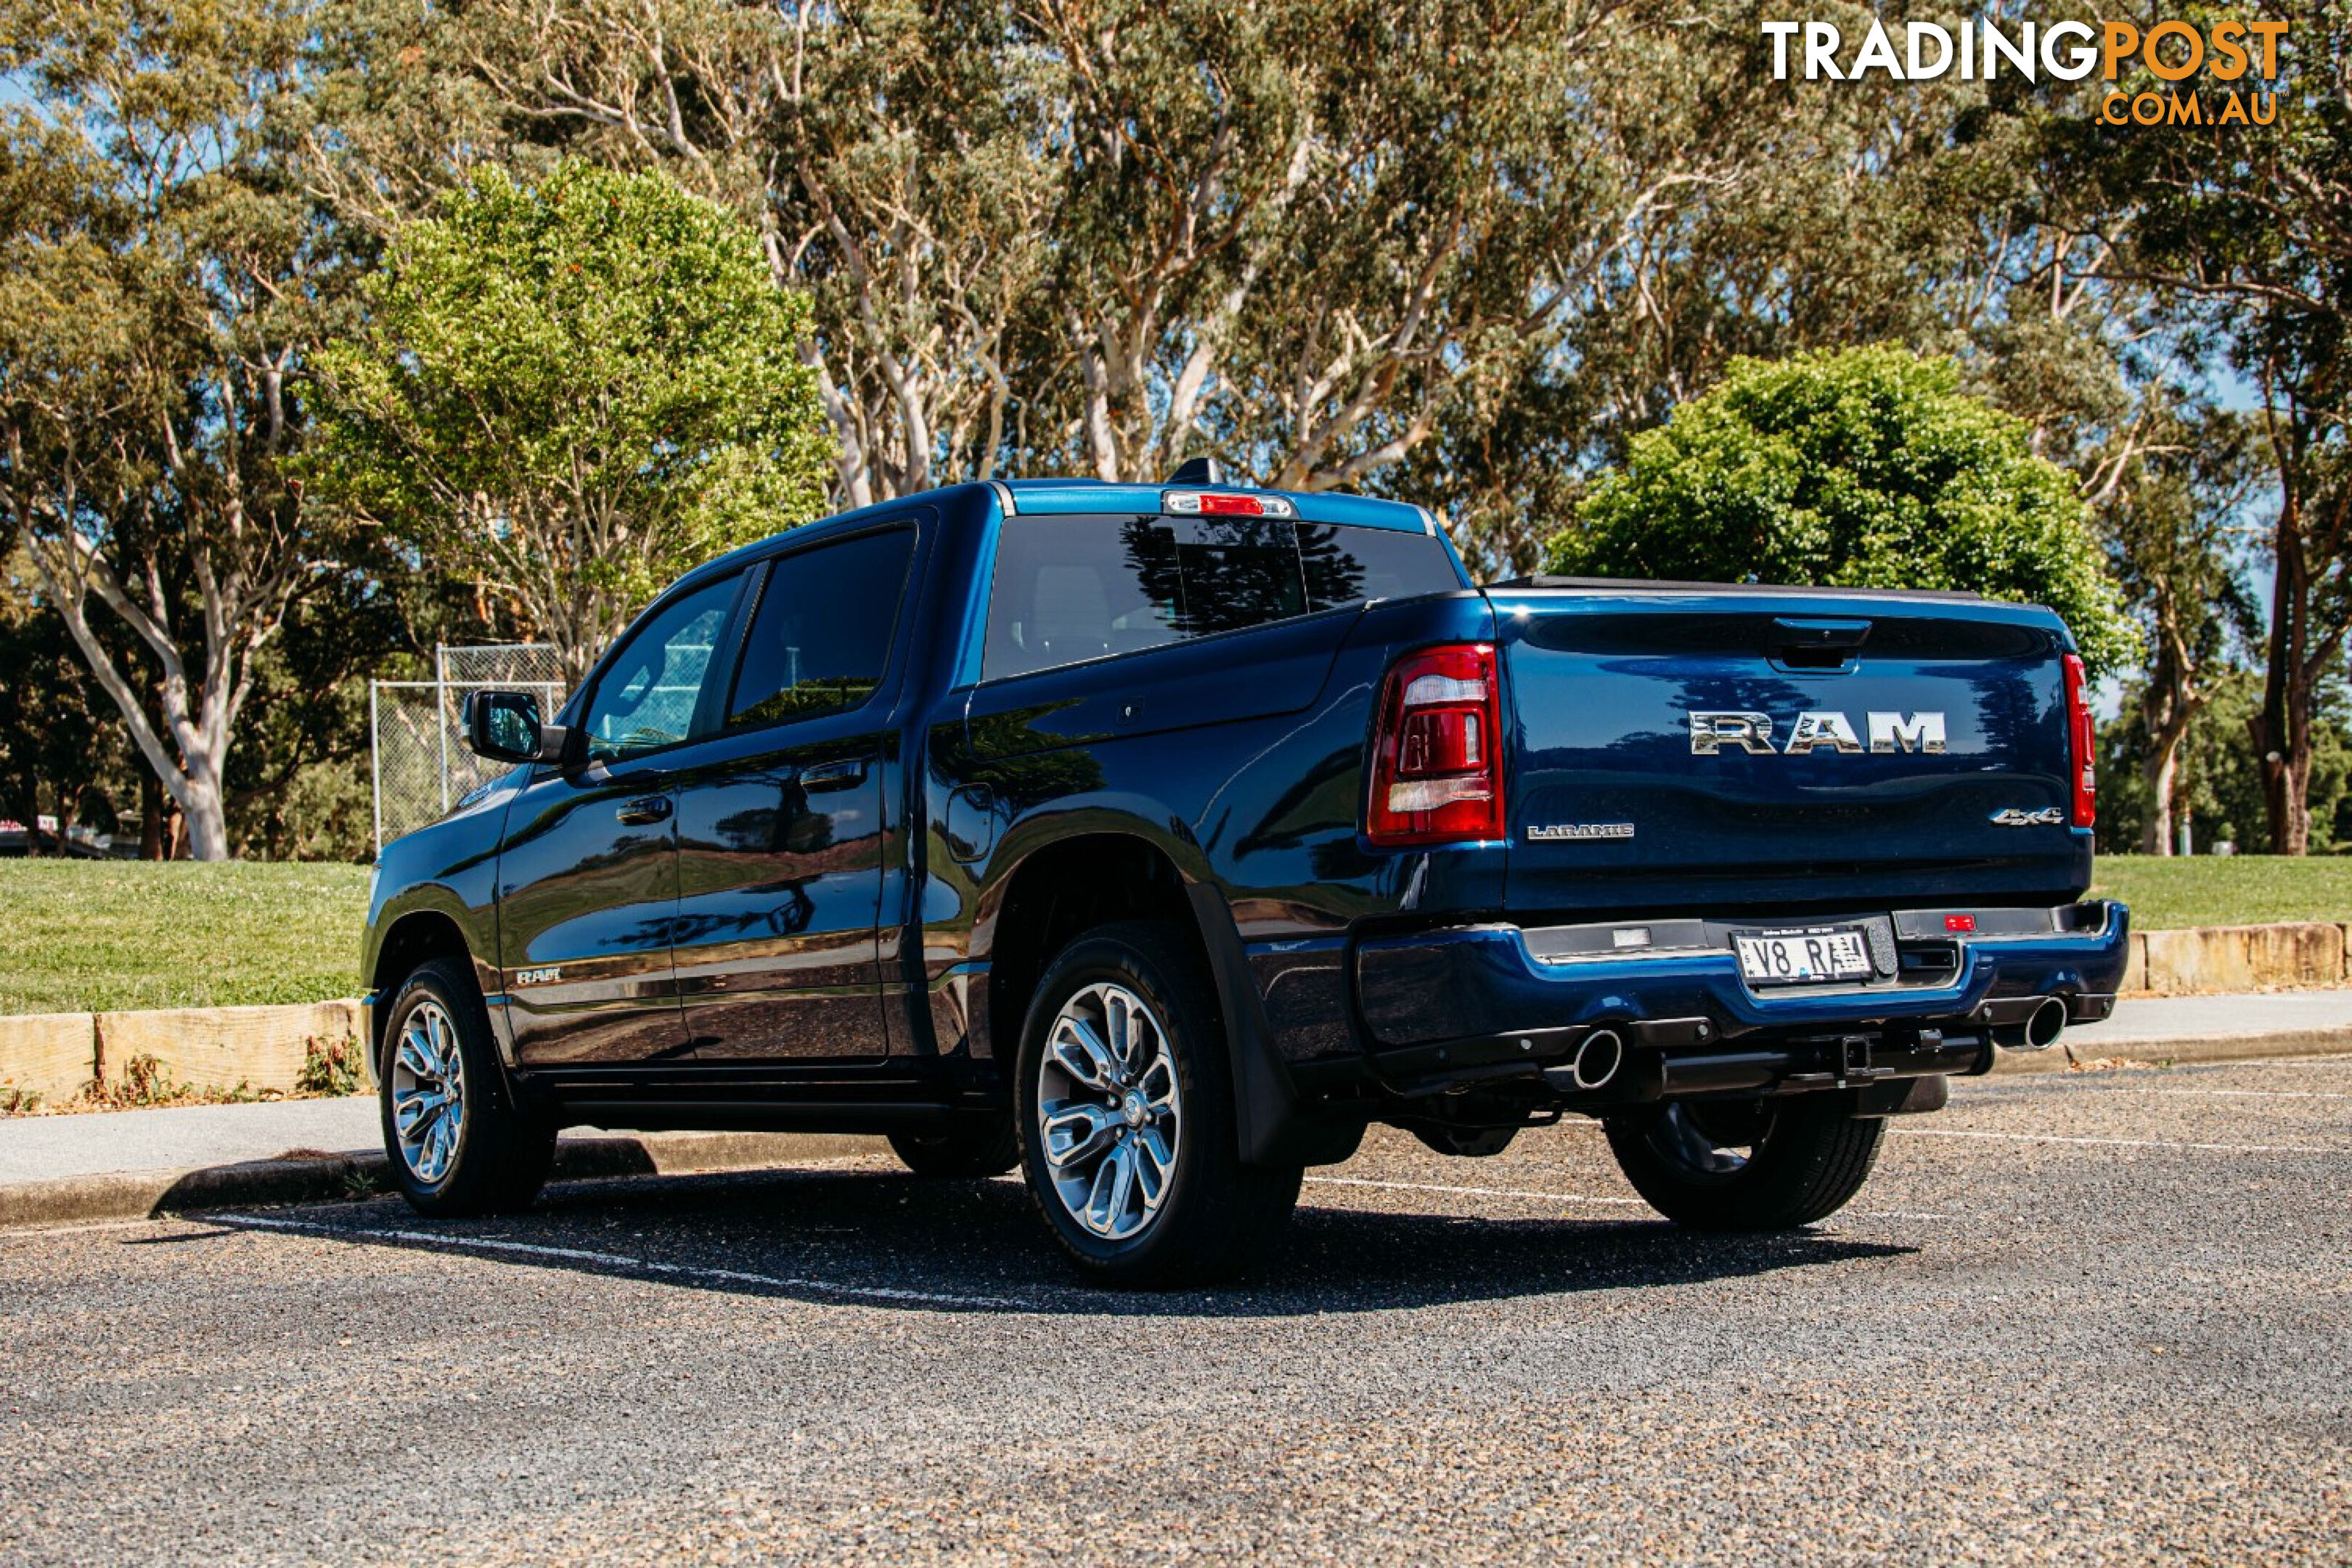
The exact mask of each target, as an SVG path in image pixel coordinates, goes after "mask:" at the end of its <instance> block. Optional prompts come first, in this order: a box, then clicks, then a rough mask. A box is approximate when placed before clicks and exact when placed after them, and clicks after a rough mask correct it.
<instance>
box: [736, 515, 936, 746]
mask: <svg viewBox="0 0 2352 1568" xmlns="http://www.w3.org/2000/svg"><path fill="white" fill-rule="evenodd" d="M914 549H915V535H914V531H912V530H911V529H905V528H896V529H891V530H889V531H887V532H882V533H868V534H864V535H861V536H860V537H858V538H856V539H846V540H844V541H842V542H840V543H838V544H827V545H822V546H819V547H818V548H816V549H814V550H806V551H803V552H799V553H797V554H793V555H787V556H784V557H783V558H782V559H781V560H779V561H778V562H777V563H775V564H774V565H773V566H772V567H771V568H770V569H769V573H768V582H767V585H766V586H765V587H764V588H762V589H761V591H760V608H759V611H758V613H757V614H755V615H754V616H752V618H751V637H749V638H747V639H746V640H745V643H744V647H743V668H742V671H741V673H740V674H739V675H737V676H736V678H735V690H734V693H733V695H732V696H731V697H730V699H729V701H728V704H727V727H728V728H729V729H730V730H741V729H750V728H752V727H754V726H757V725H762V724H777V723H782V722H785V721H791V720H797V719H814V718H816V717H817V716H819V715H820V714H824V713H840V712H845V711H846V710H849V709H852V708H856V707H857V706H858V705H860V704H861V703H863V702H864V701H865V700H866V699H867V698H869V697H871V696H873V695H874V693H875V690H876V689H877V688H879V687H880V686H881V684H882V677H883V674H884V673H885V671H886V670H887V668H888V666H889V662H890V639H891V636H892V634H893V632H894V631H895V630H896V629H897V627H898V602H899V600H900V599H901V598H902V597H904V595H905V594H906V590H907V567H908V563H909V562H910V561H911V560H912V559H913V555H914Z"/></svg>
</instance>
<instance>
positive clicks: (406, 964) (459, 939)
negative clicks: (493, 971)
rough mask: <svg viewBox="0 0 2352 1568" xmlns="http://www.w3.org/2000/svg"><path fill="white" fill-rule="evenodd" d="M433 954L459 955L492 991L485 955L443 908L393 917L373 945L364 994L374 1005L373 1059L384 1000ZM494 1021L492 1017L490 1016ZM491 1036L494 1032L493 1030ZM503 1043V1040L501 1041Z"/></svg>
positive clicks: (370, 1043)
mask: <svg viewBox="0 0 2352 1568" xmlns="http://www.w3.org/2000/svg"><path fill="white" fill-rule="evenodd" d="M436 958H454V959H457V961H458V962H459V963H461V964H462V965H463V966H464V967H465V969H466V972H467V973H469V974H471V975H472V976H473V979H474V985H475V988H476V989H477V990H478V991H480V992H481V993H482V994H484V995H486V996H487V995H488V994H489V992H490V989H491V987H490V985H489V984H487V983H486V977H485V975H484V973H483V969H482V965H483V963H484V962H485V961H484V959H483V958H482V956H481V955H479V954H478V953H476V952H474V949H473V944H472V943H471V942H468V941H467V937H466V930H465V927H464V926H463V925H461V924H459V923H458V921H457V917H456V916H455V915H453V914H452V913H450V912H449V911H448V910H443V909H438V908H435V907H433V906H431V905H425V906H423V907H420V908H415V909H411V910H406V911H404V912H403V913H402V914H400V915H397V916H395V917H394V919H393V921H392V922H391V923H390V924H389V925H386V926H385V927H384V928H383V937H382V939H381V940H380V941H378V942H376V943H375V951H374V954H373V961H372V962H371V963H370V964H369V966H368V973H367V988H368V994H369V996H370V997H371V999H372V1000H373V1003H374V1006H373V1009H372V1011H373V1018H372V1020H371V1022H370V1027H369V1036H370V1037H369V1040H368V1049H369V1051H370V1053H371V1056H372V1057H373V1055H374V1054H375V1053H378V1052H380V1051H381V1050H382V1048H383V1016H384V1014H385V1013H386V1012H387V1011H388V1010H389V1009H388V1007H387V1005H386V1004H388V1003H390V1001H391V1000H392V993H393V992H394V990H395V989H396V988H397V987H398V986H399V984H400V983H401V982H402V981H404V980H405V979H407V978H408V976H409V975H411V974H413V973H415V972H416V969H417V968H418V966H419V965H421V964H425V963H430V962H432V961H433V960H434V959H436ZM493 1021H494V1022H495V1015H494V1016H493ZM492 1034H493V1036H494V1037H495V1036H496V1035H497V1034H498V1031H497V1030H496V1029H495V1028H494V1029H493V1030H492ZM501 1046H502V1047H503V1042H501Z"/></svg>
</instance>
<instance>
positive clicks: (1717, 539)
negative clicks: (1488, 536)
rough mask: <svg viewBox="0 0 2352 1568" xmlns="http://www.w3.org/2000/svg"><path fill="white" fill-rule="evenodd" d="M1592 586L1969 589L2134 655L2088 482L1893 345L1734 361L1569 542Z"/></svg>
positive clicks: (2089, 647) (1571, 568) (2091, 657)
mask: <svg viewBox="0 0 2352 1568" xmlns="http://www.w3.org/2000/svg"><path fill="white" fill-rule="evenodd" d="M1549 566H1550V569H1551V570H1552V571H1555V572H1561V573H1566V574H1570V575H1579V576H1613V577H1661V578H1675V579H1684V580H1692V581H1707V582H1727V583H1741V582H1747V583H1797V584H1822V585H1824V586H1832V587H1853V588H1863V587H1870V588H1958V589H1970V590H1974V591H1975V592H1978V593H1980V594H1983V595H1987V596H1988V597H1990V598H1996V599H2007V600H2012V601H2017V602H2021V603H2028V604H2041V605H2048V606H2049V607H2050V608H2052V609H2053V610H2055V611H2057V612H2058V614H2059V615H2060V616H2063V617H2064V618H2065V621H2066V624H2067V625H2068V626H2070V627H2071V628H2073V630H2074V637H2075V640H2076V642H2077V643H2079V644H2080V645H2081V647H2082V649H2083V655H2084V659H2085V660H2086V661H2087V662H2088V663H2089V664H2090V665H2091V667H2092V668H2094V669H2095V670H2107V669H2113V668H2117V667H2119V666H2121V665H2122V664H2123V663H2125V662H2126V660H2127V659H2128V658H2130V657H2131V655H2132V653H2133V652H2134V651H2135V647H2134V644H2135V639H2134V637H2133V636H2132V631H2131V627H2130V626H2129V625H2128V624H2127V623H2126V621H2125V620H2124V618H2123V616H2122V614H2121V612H2120V611H2119V610H2118V609H2117V608H2116V594H2115V590H2114V587H2113V586H2112V584H2109V583H2108V581H2107V580H2106V578H2105V575H2104V573H2103V571H2102V565H2101V558H2100V552H2099V548H2098V545H2097V543H2096V542H2095V540H2094V539H2093V537H2092V535H2091V531H2090V526H2089V519H2088V513H2087V510H2086V509H2085V507H2084V504H2083V502H2082V500H2080V499H2079V498H2078V497H2077V495H2076V494H2075V488H2074V481H2073V480H2072V479H2069V478H2068V477H2067V476H2066V474H2065V472H2064V471H2063V470H2062V469H2060V468H2057V467H2056V466H2055V465H2053V464H2052V463H2049V462H2047V461H2045V460H2043V459H2042V458H2037V457H2035V456H2034V455H2033V453H2032V450H2031V449H2030V447H2029V446H2028V444H2027V439H2026V427H2025V426H2024V424H2023V423H2022V422H2021V421H2020V420H2018V419H2016V418H2015V417H2013V416H2009V415H2006V414H2002V413H2000V412H1999V411H1997V410H1995V409H1993V408H1991V407H1990V406H1989V405H1986V404H1985V403H1984V402H1983V401H1982V400H1981V399H1979V398H1977V397H1974V396H1971V395H1969V394H1967V393H1964V392H1962V391H1961V390H1960V378H1959V369H1958V366H1957V365H1955V364H1954V363H1952V362H1951V361H1949V360H1947V359H1936V358H1926V357H1922V356H1920V355H1917V354H1914V353H1910V352H1909V351H1907V350H1905V349H1901V348H1895V347H1876V348H1864V349H1851V350H1847V351H1845V352H1843V353H1804V354H1799V355H1796V356H1795V357H1793V358H1790V359H1787V360H1783V361H1780V362H1778V363H1761V362H1759V361H1755V360H1748V359H1740V360H1735V361H1733V362H1732V364H1731V367H1730V370H1729V373H1728V374H1727V375H1726V376H1725V378H1724V381H1723V383H1722V384H1721V385H1719V386H1717V387H1716V388H1715V389H1713V390H1712V391H1710V392H1708V393H1706V395H1703V396H1700V397H1696V398H1694V399H1692V400H1691V401H1690V402H1688V403H1685V404H1684V405H1682V406H1681V407H1680V408H1679V409H1677V410H1676V411H1675V416H1674V417H1673V419H1672V420H1671V421H1670V422H1669V423H1668V424H1667V425H1666V426H1664V427H1663V428H1659V429H1654V430H1650V431H1646V432H1644V433H1643V434H1642V435H1640V436H1638V437H1634V440H1633V452H1632V457H1631V458H1630V460H1629V461H1628V462H1627V464H1626V466H1625V467H1624V468H1622V469H1621V470H1618V471H1616V472H1612V473H1610V474H1608V475H1606V476H1604V477H1603V478H1602V479H1601V480H1600V481H1599V482H1598V483H1596V484H1595V485H1594V486H1593V487H1592V489H1591V491H1590V492H1589V493H1588V494H1587V495H1586V497H1585V498H1584V500H1583V503H1582V505H1581V506H1580V507H1579V508H1578V512H1577V524H1576V526H1575V527H1573V528H1571V529H1570V530H1569V531H1566V532H1564V533H1562V534H1561V535H1560V537H1559V539H1558V540H1557V541H1555V542H1554V543H1553V545H1552V549H1551V552H1550V558H1549Z"/></svg>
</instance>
